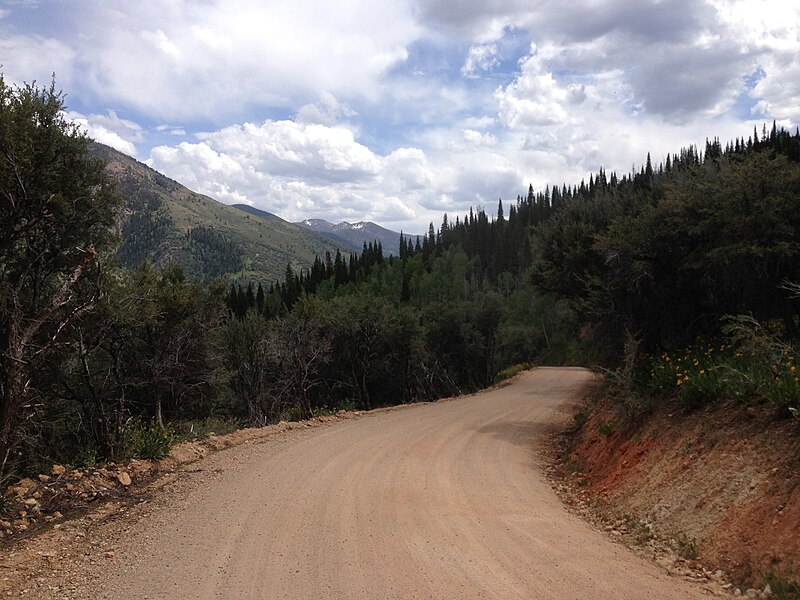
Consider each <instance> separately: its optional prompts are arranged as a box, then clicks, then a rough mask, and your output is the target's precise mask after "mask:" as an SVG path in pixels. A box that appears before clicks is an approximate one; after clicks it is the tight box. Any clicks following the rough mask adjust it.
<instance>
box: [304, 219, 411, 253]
mask: <svg viewBox="0 0 800 600" xmlns="http://www.w3.org/2000/svg"><path fill="white" fill-rule="evenodd" d="M296 225H299V226H300V227H302V228H304V229H308V230H309V231H314V232H316V233H318V234H320V235H323V236H325V237H327V238H329V239H331V240H333V241H334V242H336V243H342V242H343V243H345V244H347V245H348V246H349V247H350V248H353V249H355V250H361V249H362V248H363V247H364V244H371V243H374V242H375V241H378V242H380V243H381V246H382V247H383V250H384V252H386V254H394V255H395V256H399V254H400V233H399V232H397V231H392V230H391V229H386V228H385V227H381V226H380V225H378V224H376V223H372V222H371V221H359V222H358V223H348V222H346V221H342V222H341V223H337V224H333V223H331V222H329V221H326V220H324V219H306V220H305V221H300V222H298V223H296ZM405 237H406V238H407V239H411V240H412V241H413V240H415V239H416V238H417V237H418V236H415V235H409V234H406V235H405Z"/></svg>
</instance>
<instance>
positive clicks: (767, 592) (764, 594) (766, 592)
mask: <svg viewBox="0 0 800 600" xmlns="http://www.w3.org/2000/svg"><path fill="white" fill-rule="evenodd" d="M771 596H772V588H771V587H769V584H767V585H765V586H764V590H763V591H762V592H761V597H762V598H769V597H771Z"/></svg>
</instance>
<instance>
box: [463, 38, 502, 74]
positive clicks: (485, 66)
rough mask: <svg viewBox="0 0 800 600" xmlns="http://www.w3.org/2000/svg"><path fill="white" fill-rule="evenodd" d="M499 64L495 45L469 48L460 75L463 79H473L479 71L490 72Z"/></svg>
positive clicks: (480, 45) (479, 45)
mask: <svg viewBox="0 0 800 600" xmlns="http://www.w3.org/2000/svg"><path fill="white" fill-rule="evenodd" d="M499 64H500V55H499V52H498V51H497V44H478V45H475V46H471V47H470V49H469V53H468V54H467V60H466V61H464V66H462V67H461V74H462V75H463V76H464V77H471V78H475V77H478V74H479V72H480V71H491V70H492V69H493V68H494V67H496V66H497V65H499Z"/></svg>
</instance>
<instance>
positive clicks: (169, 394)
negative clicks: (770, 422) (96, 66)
mask: <svg viewBox="0 0 800 600" xmlns="http://www.w3.org/2000/svg"><path fill="white" fill-rule="evenodd" d="M61 107H62V105H61V96H60V95H59V94H57V93H56V92H55V91H54V90H53V88H50V89H49V90H40V89H37V88H35V87H24V88H16V87H9V86H6V85H5V83H3V82H2V79H0V150H1V152H0V177H1V178H2V179H0V185H1V186H2V190H1V191H2V194H0V227H1V228H2V231H3V235H2V236H0V361H2V362H1V363H0V366H2V384H1V385H2V406H0V414H1V415H2V419H3V420H2V423H0V425H2V427H0V481H2V480H4V479H5V478H8V477H11V476H15V475H19V474H22V473H29V472H36V471H38V470H40V469H41V468H42V466H43V465H44V466H46V465H47V464H48V463H49V464H52V463H59V464H90V463H92V462H94V461H101V460H108V459H112V460H117V459H121V458H124V457H126V456H130V455H131V454H136V455H139V456H152V457H155V456H160V455H163V454H164V453H165V452H167V451H168V448H169V445H170V444H171V443H172V442H173V441H174V440H175V439H177V437H183V438H192V437H195V436H198V435H202V434H203V432H209V431H212V430H213V431H215V432H216V433H221V432H223V431H226V430H228V429H229V428H230V427H233V426H235V425H236V424H249V425H256V426H260V425H265V424H267V423H271V422H275V421H277V420H279V419H296V418H307V417H311V416H314V415H321V414H327V413H329V412H331V411H333V412H335V411H337V410H340V409H342V408H356V409H371V408H374V407H378V406H386V405H392V404H398V403H404V402H413V401H425V400H431V399H435V398H440V397H443V396H448V395H453V394H459V393H464V392H469V391H474V390H477V389H479V388H481V387H484V386H487V385H489V384H491V383H493V382H495V381H499V380H502V379H504V378H507V377H511V376H513V375H514V374H516V373H518V372H519V371H520V370H521V369H522V368H524V366H527V365H535V364H599V365H601V366H603V367H604V368H607V369H608V372H609V373H610V374H611V375H612V376H611V377H610V379H611V380H612V382H613V386H612V392H613V393H614V394H615V395H616V397H618V398H619V400H620V406H621V408H622V412H623V413H624V415H623V416H632V415H636V414H641V413H642V412H643V411H646V410H648V409H649V408H650V407H651V406H652V405H653V403H655V402H658V401H662V400H663V399H665V398H679V399H680V400H681V401H682V402H683V403H684V405H685V406H687V407H694V406H698V405H700V404H702V403H704V402H708V401H712V400H714V399H717V398H734V399H739V400H740V401H742V402H746V401H749V400H751V399H753V398H762V399H764V400H766V401H769V402H772V403H773V404H774V405H775V406H776V407H777V408H779V409H781V410H783V411H784V412H785V413H786V414H787V415H788V414H797V411H798V409H800V402H797V398H798V389H797V378H796V376H795V358H794V357H795V356H796V351H795V348H796V339H797V337H798V289H797V285H796V284H794V283H792V282H797V281H800V235H798V234H800V231H798V226H800V222H799V221H798V219H800V216H799V215H800V210H798V208H799V206H798V204H800V202H798V199H800V166H798V160H800V132H798V133H796V134H794V135H790V134H789V133H787V132H785V131H782V130H780V131H779V130H778V129H777V128H775V127H773V129H772V131H771V132H770V133H766V132H764V133H763V134H762V136H761V138H759V137H758V136H755V138H751V139H749V140H747V141H744V140H736V142H735V143H733V144H729V145H728V146H727V147H726V148H725V149H724V150H723V149H722V148H721V146H720V144H719V143H718V142H717V141H715V142H713V143H709V144H707V147H706V149H705V152H704V153H703V154H702V155H701V154H700V153H699V152H698V151H697V149H695V148H689V149H686V150H683V151H681V153H680V154H679V155H673V156H670V157H667V160H666V162H665V163H664V164H663V165H658V166H657V167H653V166H652V165H651V163H650V160H649V159H648V161H647V164H646V167H643V168H642V169H641V171H640V172H638V173H632V174H630V175H626V176H623V177H621V178H619V177H618V176H617V175H616V174H611V175H610V176H608V177H607V176H606V173H605V172H604V171H602V170H601V171H600V172H599V173H598V174H597V175H596V176H594V175H593V176H591V177H590V178H589V183H588V185H587V184H586V183H584V182H581V184H580V185H579V186H573V187H572V188H569V187H567V186H566V185H564V186H562V187H561V188H558V187H553V188H551V189H545V190H543V191H542V192H538V193H534V190H533V189H532V188H529V189H528V193H527V194H526V195H524V196H519V197H517V199H516V201H515V202H510V203H507V204H506V205H504V204H503V202H502V201H501V202H499V203H498V206H497V210H496V213H495V214H494V215H493V216H491V217H490V216H489V215H487V214H486V212H484V211H483V210H477V211H474V210H470V212H469V214H467V215H465V216H463V217H460V216H456V217H455V219H454V220H451V219H449V218H448V217H447V215H445V216H444V218H443V221H442V223H441V226H440V227H439V228H438V229H435V228H434V226H433V225H431V226H430V228H429V231H428V233H427V234H426V235H425V236H421V237H420V238H416V239H415V240H414V242H412V241H411V240H410V239H406V238H403V237H401V239H400V240H399V255H398V256H390V257H385V256H384V254H383V250H382V244H381V243H380V242H378V241H376V242H375V243H367V244H364V246H363V248H362V251H361V252H360V253H352V254H342V253H341V252H340V251H338V250H336V249H334V248H331V247H330V246H328V245H327V244H326V243H325V242H321V241H320V240H319V238H317V237H315V236H313V235H312V234H310V233H307V232H301V234H298V231H299V230H298V229H297V228H296V227H295V226H293V225H291V224H288V223H285V222H283V221H281V220H279V219H276V218H267V217H262V216H259V215H256V214H250V213H248V212H245V211H242V210H237V209H235V208H230V207H225V206H224V205H221V204H219V203H216V202H214V201H212V200H210V199H208V198H206V197H204V196H200V195H198V194H194V193H192V192H189V191H188V190H186V189H185V188H183V187H182V186H180V185H178V184H177V183H175V182H173V181H171V180H169V179H167V178H166V177H164V176H162V175H160V174H158V173H156V172H155V171H152V170H151V169H148V168H147V167H145V166H144V165H142V164H140V163H137V162H136V161H134V160H133V159H130V158H127V157H124V156H123V155H120V154H119V153H116V152H114V151H112V150H110V149H107V148H104V147H101V146H96V145H95V146H93V147H91V152H92V154H94V155H99V156H102V157H103V158H104V159H105V160H106V161H107V164H106V170H105V171H104V170H103V168H102V166H101V165H100V164H99V163H98V162H96V161H94V160H92V159H91V158H90V155H89V151H90V145H89V141H88V140H87V139H86V138H85V137H83V136H82V135H80V133H79V132H78V131H76V130H75V128H74V127H72V126H71V125H69V124H68V123H66V122H65V121H64V120H63V117H62V116H61V114H62V113H61V112H60V111H61ZM108 174H111V175H113V178H114V180H115V181H116V182H117V186H116V189H117V193H118V194H119V195H121V196H122V197H123V199H124V207H123V210H122V211H118V210H117V206H118V202H117V200H116V198H115V196H114V195H113V194H112V191H111V186H110V183H109V175H108ZM120 230H121V234H122V240H121V242H120V243H119V245H118V246H117V247H116V248H115V246H114V241H115V240H114V235H113V232H114V231H120ZM303 236H307V237H303ZM265 240H266V241H265ZM115 250H116V255H117V259H118V261H119V263H121V264H118V263H115V260H114V256H113V255H114V252H115ZM216 276H221V277H222V278H215V277H216ZM231 277H238V280H235V281H234V282H233V283H231ZM728 315H747V316H738V317H729V316H728ZM762 324H764V325H762ZM706 340H707V341H706ZM677 348H683V350H680V351H679V350H676V349H677ZM606 425H607V430H608V434H609V435H610V434H611V433H613V431H614V427H615V426H616V422H615V423H608V424H606ZM171 427H174V432H173V430H172V429H170V428H171ZM176 432H177V433H176Z"/></svg>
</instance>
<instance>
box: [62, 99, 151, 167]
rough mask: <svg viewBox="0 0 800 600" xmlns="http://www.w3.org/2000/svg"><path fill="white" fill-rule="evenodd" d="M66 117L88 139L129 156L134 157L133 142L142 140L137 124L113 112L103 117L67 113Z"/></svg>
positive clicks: (140, 130)
mask: <svg viewBox="0 0 800 600" xmlns="http://www.w3.org/2000/svg"><path fill="white" fill-rule="evenodd" d="M66 116H67V118H68V119H69V120H70V121H72V122H73V123H76V124H78V125H80V127H81V129H82V130H83V131H85V132H86V133H87V134H88V135H89V137H91V138H93V139H95V140H97V141H98V142H100V143H101V144H106V145H107V146H111V147H112V148H116V149H117V150H119V151H120V152H124V153H125V154H127V155H129V156H134V157H135V156H136V146H135V142H140V141H142V140H143V139H144V135H143V130H142V128H141V127H140V126H139V125H138V124H137V123H135V122H133V121H130V120H128V119H121V118H120V117H119V116H117V113H116V112H114V111H113V110H110V111H108V113H107V114H105V115H96V114H90V115H82V114H81V113H78V112H73V111H68V112H67V113H66Z"/></svg>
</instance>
